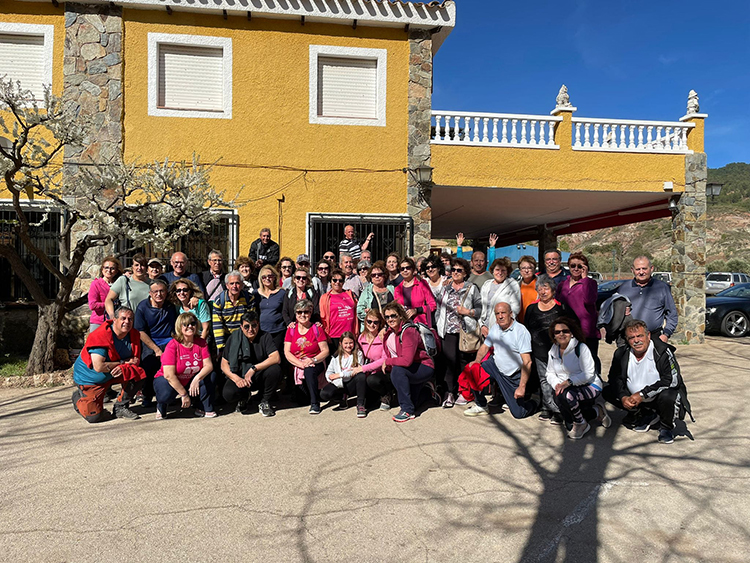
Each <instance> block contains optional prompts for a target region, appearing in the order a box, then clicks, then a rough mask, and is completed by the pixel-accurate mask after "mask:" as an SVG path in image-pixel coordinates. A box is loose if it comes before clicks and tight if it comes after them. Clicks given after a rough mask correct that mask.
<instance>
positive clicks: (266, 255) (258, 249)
mask: <svg viewBox="0 0 750 563" xmlns="http://www.w3.org/2000/svg"><path fill="white" fill-rule="evenodd" d="M280 252H281V251H280V249H279V245H278V244H277V243H275V242H274V241H272V240H271V229H268V228H266V229H262V230H261V231H260V238H257V239H255V240H254V241H253V243H252V244H251V245H250V250H248V252H247V255H248V256H249V257H250V260H252V261H253V263H254V264H255V268H256V269H260V268H261V266H263V265H264V264H270V265H271V266H275V265H276V263H277V262H278V261H279V255H280Z"/></svg>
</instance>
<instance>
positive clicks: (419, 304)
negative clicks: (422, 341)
mask: <svg viewBox="0 0 750 563" xmlns="http://www.w3.org/2000/svg"><path fill="white" fill-rule="evenodd" d="M399 269H400V271H401V277H403V278H404V279H403V281H402V282H401V283H400V284H398V285H397V286H396V289H395V290H394V291H393V298H394V299H395V300H396V301H398V302H399V303H400V304H401V305H403V307H404V309H406V317H407V319H409V320H410V321H412V322H417V323H424V324H426V325H427V326H430V327H431V326H434V323H433V322H432V313H434V312H435V309H436V308H437V304H436V303H435V296H434V295H433V294H432V290H431V289H430V285H429V284H428V283H427V282H426V281H424V280H423V279H421V278H418V277H417V275H416V274H417V267H416V265H415V264H414V260H412V259H411V258H404V259H403V260H401V266H400V268H399Z"/></svg>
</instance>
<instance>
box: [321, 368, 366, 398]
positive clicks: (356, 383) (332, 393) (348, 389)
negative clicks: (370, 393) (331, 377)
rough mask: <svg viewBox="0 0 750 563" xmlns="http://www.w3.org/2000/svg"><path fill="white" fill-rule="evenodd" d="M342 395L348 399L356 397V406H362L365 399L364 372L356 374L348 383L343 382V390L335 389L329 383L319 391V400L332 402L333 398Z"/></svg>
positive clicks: (334, 386)
mask: <svg viewBox="0 0 750 563" xmlns="http://www.w3.org/2000/svg"><path fill="white" fill-rule="evenodd" d="M344 393H346V394H347V395H349V396H350V397H351V396H352V395H356V396H357V405H364V404H365V399H366V398H367V376H366V374H365V373H364V372H363V373H358V374H357V375H355V376H354V377H352V378H351V379H350V380H349V381H344V387H343V389H342V388H341V387H336V385H334V384H333V383H329V384H328V385H326V386H325V387H323V389H321V390H320V398H321V400H323V401H332V400H333V399H334V398H340V397H341V396H343V394H344Z"/></svg>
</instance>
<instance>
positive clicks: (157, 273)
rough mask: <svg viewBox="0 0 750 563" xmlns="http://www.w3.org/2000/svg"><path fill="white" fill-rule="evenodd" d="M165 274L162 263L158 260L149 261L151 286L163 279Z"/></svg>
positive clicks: (149, 281)
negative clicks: (157, 280) (157, 279)
mask: <svg viewBox="0 0 750 563" xmlns="http://www.w3.org/2000/svg"><path fill="white" fill-rule="evenodd" d="M163 273H164V264H162V261H161V260H159V259H158V258H152V259H151V260H149V261H148V284H149V285H151V283H152V282H153V281H154V280H155V279H156V278H159V277H161V275H162V274H163Z"/></svg>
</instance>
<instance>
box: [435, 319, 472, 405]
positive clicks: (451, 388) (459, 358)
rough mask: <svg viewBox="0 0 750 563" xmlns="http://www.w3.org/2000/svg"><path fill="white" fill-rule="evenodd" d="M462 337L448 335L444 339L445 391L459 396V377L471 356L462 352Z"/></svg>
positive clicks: (455, 334)
mask: <svg viewBox="0 0 750 563" xmlns="http://www.w3.org/2000/svg"><path fill="white" fill-rule="evenodd" d="M460 340H461V335H460V334H457V333H453V334H446V335H445V336H444V337H443V350H442V355H443V361H444V362H445V390H446V392H448V393H452V394H453V395H454V396H456V395H458V376H459V375H461V371H462V370H463V369H464V368H465V367H466V365H467V364H468V363H469V361H470V356H471V354H467V353H466V352H462V351H461V350H460V349H459V347H458V345H459V342H460Z"/></svg>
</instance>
